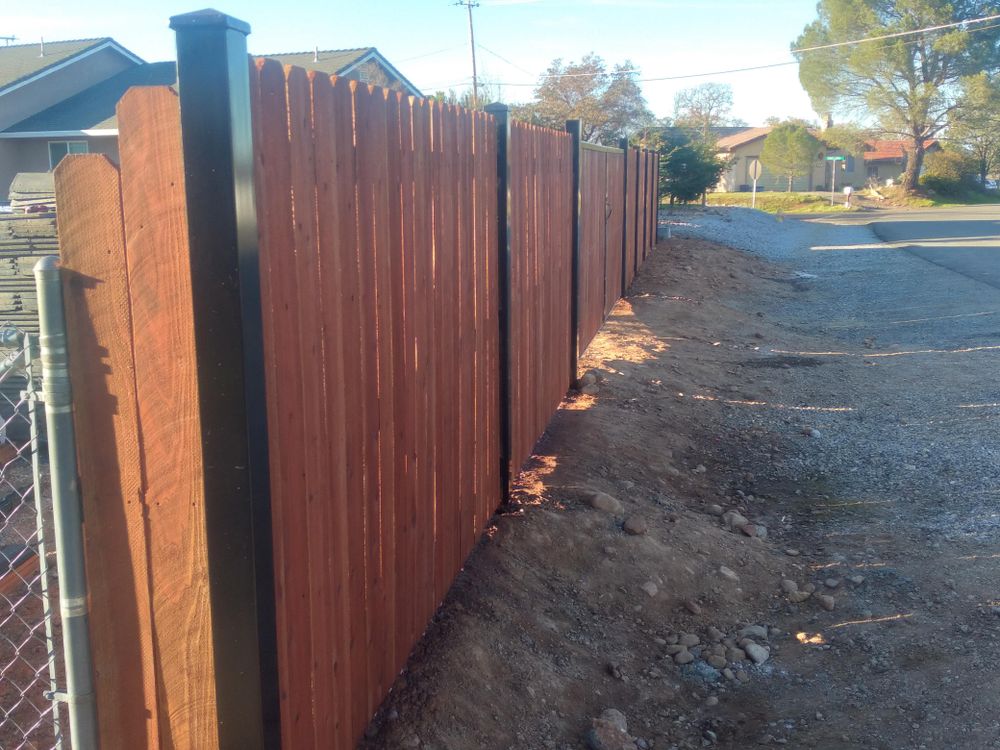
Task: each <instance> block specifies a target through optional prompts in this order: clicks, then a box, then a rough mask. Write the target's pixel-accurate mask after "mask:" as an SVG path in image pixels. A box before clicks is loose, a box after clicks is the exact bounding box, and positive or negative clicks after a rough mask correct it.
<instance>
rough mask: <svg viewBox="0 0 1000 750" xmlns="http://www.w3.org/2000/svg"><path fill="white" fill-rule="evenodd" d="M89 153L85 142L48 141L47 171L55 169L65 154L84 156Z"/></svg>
mask: <svg viewBox="0 0 1000 750" xmlns="http://www.w3.org/2000/svg"><path fill="white" fill-rule="evenodd" d="M89 151H90V148H88V146H87V142H86V141H49V169H55V168H56V164H58V163H59V162H60V161H62V158H63V157H64V156H66V154H86V153H88V152H89Z"/></svg>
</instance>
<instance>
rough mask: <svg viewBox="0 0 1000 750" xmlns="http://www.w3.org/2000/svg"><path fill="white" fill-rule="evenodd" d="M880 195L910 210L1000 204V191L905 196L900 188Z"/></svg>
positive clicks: (883, 190) (880, 190) (892, 203)
mask: <svg viewBox="0 0 1000 750" xmlns="http://www.w3.org/2000/svg"><path fill="white" fill-rule="evenodd" d="M879 193H881V194H882V195H883V196H885V199H886V202H887V203H890V204H891V205H895V206H906V207H908V208H934V207H936V206H969V205H980V204H984V203H1000V191H996V190H991V191H989V192H980V191H978V190H970V191H969V192H967V193H963V194H962V195H955V196H950V195H938V194H936V193H926V192H922V191H921V192H919V193H912V194H910V195H907V194H905V193H904V192H903V191H902V190H900V189H899V188H880V189H879Z"/></svg>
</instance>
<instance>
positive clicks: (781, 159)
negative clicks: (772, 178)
mask: <svg viewBox="0 0 1000 750" xmlns="http://www.w3.org/2000/svg"><path fill="white" fill-rule="evenodd" d="M822 148H823V145H822V144H821V143H820V142H819V140H817V138H816V136H814V135H813V134H812V133H810V132H809V131H808V130H807V129H806V128H805V127H804V126H802V125H800V124H798V123H795V122H786V123H783V124H781V125H778V126H777V127H776V128H775V129H774V130H772V131H771V132H770V133H768V134H767V138H765V139H764V146H763V148H761V151H760V161H761V163H762V164H763V165H764V166H765V167H766V168H767V169H768V170H770V171H771V172H773V173H774V174H777V175H781V176H782V177H784V178H785V179H787V180H788V192H791V191H792V182H793V181H794V180H795V178H796V177H803V176H805V175H807V174H809V170H811V169H812V168H813V165H814V164H815V163H816V159H817V158H818V157H819V152H820V150H821V149H822Z"/></svg>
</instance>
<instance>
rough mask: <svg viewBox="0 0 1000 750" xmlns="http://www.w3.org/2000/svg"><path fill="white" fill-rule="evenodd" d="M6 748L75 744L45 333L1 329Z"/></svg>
mask: <svg viewBox="0 0 1000 750" xmlns="http://www.w3.org/2000/svg"><path fill="white" fill-rule="evenodd" d="M0 347H3V348H2V349H0V747H2V748H4V749H5V750H20V749H21V748H33V749H35V748H38V749H42V748H60V749H62V748H68V747H69V744H70V743H69V739H68V734H67V735H66V736H64V734H63V732H64V729H65V720H66V717H65V716H60V704H59V703H58V702H57V701H55V700H54V699H53V694H54V693H56V692H57V689H58V688H57V686H59V685H61V684H63V682H62V677H63V676H62V674H61V669H62V664H63V657H62V638H61V636H62V629H61V623H60V617H59V606H58V601H59V599H58V585H59V584H58V580H57V575H56V560H55V547H54V544H53V542H52V540H53V538H54V537H53V522H52V495H51V491H50V486H49V478H48V460H47V454H46V450H45V444H44V441H43V439H42V438H43V436H42V431H43V429H44V427H43V425H44V411H43V406H42V404H41V403H40V402H39V401H38V400H37V394H38V392H39V389H40V380H41V378H40V368H39V365H38V362H37V359H36V358H37V356H38V350H37V338H35V337H34V336H32V335H29V334H26V333H23V332H21V331H19V330H17V329H14V328H10V327H0Z"/></svg>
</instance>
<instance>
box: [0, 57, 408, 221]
mask: <svg viewBox="0 0 1000 750" xmlns="http://www.w3.org/2000/svg"><path fill="white" fill-rule="evenodd" d="M264 56H265V57H271V58H275V59H277V60H279V61H280V62H282V63H284V64H286V65H298V66H301V67H304V68H307V69H311V70H318V71H320V72H323V73H327V74H329V75H339V76H344V77H347V78H354V79H356V80H360V81H363V82H365V83H370V84H376V85H379V86H383V87H386V88H390V89H394V90H397V91H403V92H405V93H407V94H411V95H413V96H421V93H420V91H419V90H418V89H417V88H416V87H415V86H414V85H413V84H412V83H410V81H408V80H407V79H406V78H405V77H404V76H403V75H402V74H401V73H400V72H399V71H398V70H396V68H395V67H393V66H392V64H391V63H389V61H388V60H386V59H385V58H384V57H382V55H381V54H380V53H379V51H378V50H377V49H375V48H374V47H362V48H358V49H345V50H314V51H312V52H296V53H287V54H286V53H282V54H276V55H264ZM176 80H177V73H176V65H175V64H174V63H173V62H157V63H147V62H145V61H144V60H142V59H141V58H140V57H138V56H137V55H135V54H133V53H132V52H130V51H129V50H127V49H125V48H124V47H122V46H121V45H120V44H118V43H117V42H116V41H115V40H113V39H110V38H102V39H80V40H70V41H61V42H45V43H44V45H42V44H19V45H8V46H5V47H4V46H0V204H3V203H5V202H6V200H7V191H8V187H9V186H10V184H11V182H12V181H13V179H14V175H15V174H17V173H19V172H45V171H49V170H51V169H52V168H53V167H54V166H55V165H56V164H57V163H58V162H59V160H60V159H61V158H62V157H63V156H65V155H66V154H68V153H88V152H90V153H95V152H96V153H102V154H106V155H108V157H110V158H111V159H112V160H113V161H117V160H118V138H117V136H118V121H117V118H116V116H115V105H116V104H117V103H118V100H119V99H120V98H121V97H122V95H123V94H124V93H125V92H126V91H127V90H128V89H129V88H131V87H132V86H171V85H175V84H176Z"/></svg>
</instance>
